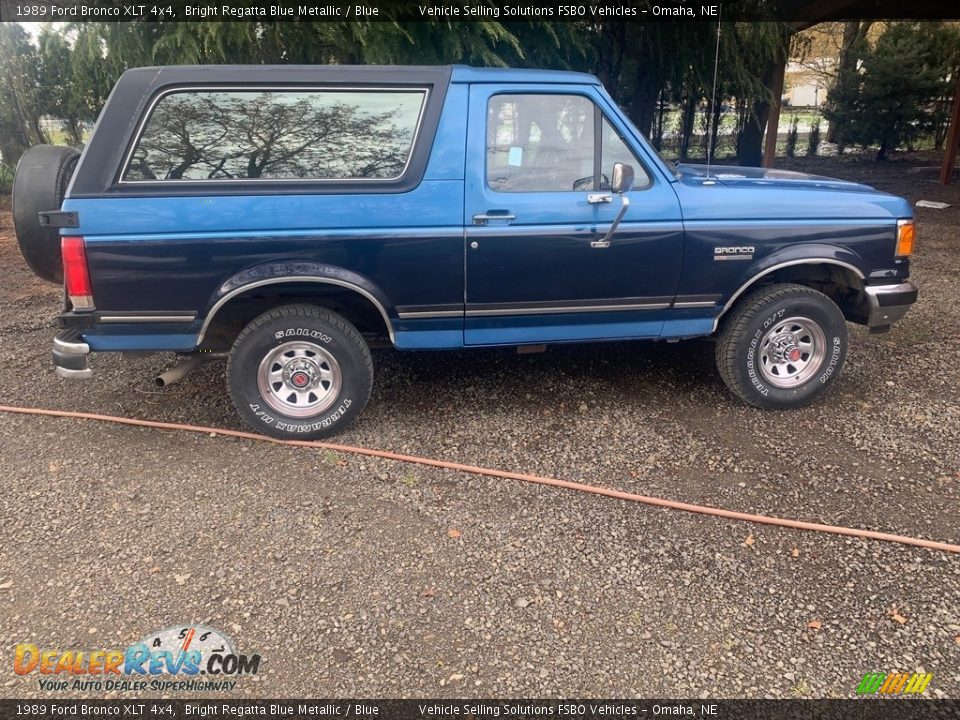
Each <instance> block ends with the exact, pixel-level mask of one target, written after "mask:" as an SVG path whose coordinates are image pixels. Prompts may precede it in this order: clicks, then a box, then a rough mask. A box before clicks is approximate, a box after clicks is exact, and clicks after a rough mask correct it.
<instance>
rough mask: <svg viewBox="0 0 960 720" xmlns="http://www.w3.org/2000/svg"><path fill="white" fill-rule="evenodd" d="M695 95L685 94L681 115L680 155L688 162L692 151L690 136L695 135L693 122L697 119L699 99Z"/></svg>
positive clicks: (681, 158) (682, 159)
mask: <svg viewBox="0 0 960 720" xmlns="http://www.w3.org/2000/svg"><path fill="white" fill-rule="evenodd" d="M698 99H699V98H697V97H695V96H693V95H685V96H684V98H683V109H682V111H681V116H680V150H679V152H678V157H679V158H680V160H681V161H683V162H686V160H687V157H688V155H689V153H690V138H691V136H692V135H693V122H694V120H695V119H696V111H697V100H698Z"/></svg>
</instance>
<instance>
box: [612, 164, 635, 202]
mask: <svg viewBox="0 0 960 720" xmlns="http://www.w3.org/2000/svg"><path fill="white" fill-rule="evenodd" d="M632 188H633V165H627V164H625V163H614V164H613V181H612V182H611V183H610V189H611V190H613V192H614V193H616V194H617V195H622V194H623V193H625V192H630V190H631V189H632Z"/></svg>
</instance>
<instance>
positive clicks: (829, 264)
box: [713, 248, 867, 332]
mask: <svg viewBox="0 0 960 720" xmlns="http://www.w3.org/2000/svg"><path fill="white" fill-rule="evenodd" d="M834 250H835V248H834ZM850 259H853V258H850ZM865 280H866V276H865V275H864V274H863V272H862V271H861V270H860V268H858V267H857V266H856V265H854V264H853V263H852V262H848V261H847V260H840V259H838V258H829V257H800V258H792V259H782V260H779V261H774V262H773V263H772V264H768V265H767V266H766V267H762V268H758V269H757V271H756V272H754V273H752V274H751V275H750V277H749V278H748V279H747V280H746V281H744V282H743V284H741V285H740V287H738V288H737V290H736V291H735V292H734V293H733V294H731V295H730V297H729V299H728V300H727V302H726V304H724V306H723V309H722V310H721V311H720V312H719V313H718V314H717V317H716V318H715V319H714V322H713V330H714V332H716V330H717V328H718V327H719V326H720V323H721V322H722V320H723V318H724V316H726V315H727V314H728V313H729V311H730V310H732V309H733V308H734V307H735V306H736V304H737V303H738V302H739V301H740V300H742V299H743V298H744V297H745V296H746V295H747V293H748V292H749V291H750V290H752V289H755V288H757V287H761V286H762V285H765V284H772V283H795V284H797V285H805V286H807V287H812V288H814V289H815V290H820V291H821V292H823V294H824V295H826V296H827V297H829V298H830V299H831V300H833V301H834V302H835V303H836V304H837V305H838V307H840V309H841V311H842V312H843V314H844V317H846V318H847V320H850V321H851V322H861V323H862V322H865V316H864V317H861V315H862V313H863V311H864V310H865V309H866V307H867V305H866V303H867V298H866V293H865V292H864V282H865Z"/></svg>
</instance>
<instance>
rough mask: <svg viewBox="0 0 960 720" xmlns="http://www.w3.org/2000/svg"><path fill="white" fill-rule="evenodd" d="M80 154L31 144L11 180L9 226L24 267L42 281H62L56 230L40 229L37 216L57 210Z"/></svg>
mask: <svg viewBox="0 0 960 720" xmlns="http://www.w3.org/2000/svg"><path fill="white" fill-rule="evenodd" d="M79 158H80V153H79V152H78V151H77V150H75V149H74V148H70V147H63V146H60V145H34V146H33V147H32V148H30V149H29V150H27V151H26V152H25V153H24V154H23V157H21V158H20V162H19V163H18V164H17V172H16V175H15V176H14V178H13V198H12V205H13V226H14V229H15V230H16V233H17V242H18V243H19V244H20V252H21V254H22V255H23V259H24V260H26V261H27V265H29V266H30V269H31V270H33V272H35V273H36V274H37V275H39V276H40V277H41V278H43V279H44V280H48V281H50V282H54V283H62V282H63V260H62V259H61V256H60V231H59V230H58V229H57V228H49V227H41V226H40V218H39V217H38V214H39V213H41V212H46V211H48V210H59V209H60V205H61V203H63V198H64V197H65V196H66V194H67V186H68V185H69V184H70V178H72V177H73V171H74V170H75V169H76V167H77V160H78V159H79Z"/></svg>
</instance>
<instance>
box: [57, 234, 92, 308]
mask: <svg viewBox="0 0 960 720" xmlns="http://www.w3.org/2000/svg"><path fill="white" fill-rule="evenodd" d="M60 252H61V254H62V255H63V279H64V284H65V285H66V288H67V296H68V297H69V298H70V303H71V304H72V305H73V307H74V309H75V310H93V290H92V288H91V286H90V272H89V271H88V270H87V249H86V247H85V246H84V244H83V238H82V237H62V238H60Z"/></svg>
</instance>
